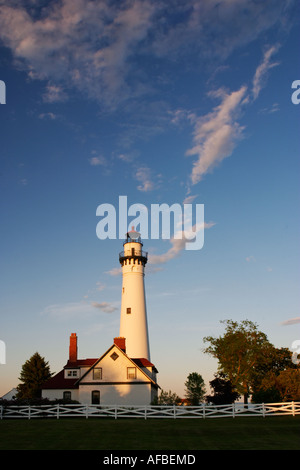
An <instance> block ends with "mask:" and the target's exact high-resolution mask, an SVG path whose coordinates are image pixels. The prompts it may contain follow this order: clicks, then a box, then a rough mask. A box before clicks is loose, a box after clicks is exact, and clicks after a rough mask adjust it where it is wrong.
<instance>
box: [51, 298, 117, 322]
mask: <svg viewBox="0 0 300 470" xmlns="http://www.w3.org/2000/svg"><path fill="white" fill-rule="evenodd" d="M95 308H98V309H100V310H102V311H103V312H106V313H111V312H113V311H115V310H117V307H114V306H113V305H112V304H110V303H108V302H100V303H98V302H87V301H82V302H66V303H63V304H53V305H49V306H48V307H46V308H45V309H44V311H43V312H42V314H43V315H47V316H51V317H54V318H57V319H60V320H69V319H75V318H84V317H87V316H92V315H95Z"/></svg>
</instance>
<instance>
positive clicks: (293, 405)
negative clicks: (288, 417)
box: [292, 401, 295, 416]
mask: <svg viewBox="0 0 300 470" xmlns="http://www.w3.org/2000/svg"><path fill="white" fill-rule="evenodd" d="M292 414H293V416H295V403H294V402H293V401H292Z"/></svg>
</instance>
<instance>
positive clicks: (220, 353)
mask: <svg viewBox="0 0 300 470" xmlns="http://www.w3.org/2000/svg"><path fill="white" fill-rule="evenodd" d="M221 323H225V324H226V331H225V334H224V335H223V336H220V337H219V338H213V337H212V336H207V337H205V338H204V342H208V343H210V346H208V347H207V348H206V349H205V350H204V352H205V353H207V354H211V355H212V356H213V357H215V358H217V359H218V361H219V366H218V369H219V372H222V373H224V374H225V375H226V376H227V377H228V379H229V380H230V382H231V383H232V385H233V387H234V388H235V389H236V390H237V392H238V393H240V394H242V395H244V403H248V395H249V392H250V386H251V382H252V380H253V371H254V370H255V367H256V366H257V365H258V364H259V363H260V362H262V360H263V357H264V356H266V355H268V353H269V351H270V350H271V348H273V346H272V344H271V343H269V341H268V339H267V336H266V335H265V334H264V333H262V332H260V331H258V329H257V325H256V324H255V323H253V322H251V321H249V320H244V321H242V322H241V323H240V324H239V323H238V322H234V321H232V320H224V321H221Z"/></svg>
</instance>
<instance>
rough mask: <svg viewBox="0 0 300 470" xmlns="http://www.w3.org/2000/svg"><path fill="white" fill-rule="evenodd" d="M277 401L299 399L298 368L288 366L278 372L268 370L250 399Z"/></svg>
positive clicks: (299, 380)
mask: <svg viewBox="0 0 300 470" xmlns="http://www.w3.org/2000/svg"><path fill="white" fill-rule="evenodd" d="M260 400H261V401H263V402H264V403H267V402H269V403H270V402H279V401H300V369H299V368H298V369H295V368H288V369H285V370H281V371H280V372H279V373H278V374H276V373H275V372H274V371H270V372H269V373H268V374H266V376H265V377H264V379H263V380H262V382H261V385H260V388H259V390H257V391H256V392H255V393H254V396H253V397H252V401H254V402H255V403H258V401H260Z"/></svg>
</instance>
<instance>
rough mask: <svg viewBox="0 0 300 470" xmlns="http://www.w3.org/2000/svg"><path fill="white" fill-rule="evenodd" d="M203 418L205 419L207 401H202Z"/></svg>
mask: <svg viewBox="0 0 300 470" xmlns="http://www.w3.org/2000/svg"><path fill="white" fill-rule="evenodd" d="M202 411H203V419H205V403H202Z"/></svg>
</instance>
